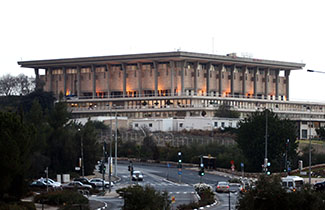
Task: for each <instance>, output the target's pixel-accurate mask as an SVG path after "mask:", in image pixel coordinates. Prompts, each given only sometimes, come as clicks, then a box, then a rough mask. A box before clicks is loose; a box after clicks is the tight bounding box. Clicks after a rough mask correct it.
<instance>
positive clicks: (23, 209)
mask: <svg viewBox="0 0 325 210" xmlns="http://www.w3.org/2000/svg"><path fill="white" fill-rule="evenodd" d="M0 210H36V207H35V205H34V203H32V202H22V201H19V202H15V203H1V202H0Z"/></svg>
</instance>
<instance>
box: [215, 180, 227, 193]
mask: <svg viewBox="0 0 325 210" xmlns="http://www.w3.org/2000/svg"><path fill="white" fill-rule="evenodd" d="M216 192H218V193H221V192H229V182H218V184H217V186H216Z"/></svg>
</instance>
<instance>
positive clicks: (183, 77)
mask: <svg viewBox="0 0 325 210" xmlns="http://www.w3.org/2000/svg"><path fill="white" fill-rule="evenodd" d="M180 63H181V95H185V84H184V79H185V68H186V64H187V62H186V60H185V61H182V62H180Z"/></svg>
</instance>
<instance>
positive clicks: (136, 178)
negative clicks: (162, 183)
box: [132, 171, 143, 181]
mask: <svg viewBox="0 0 325 210" xmlns="http://www.w3.org/2000/svg"><path fill="white" fill-rule="evenodd" d="M132 181H143V175H142V173H141V171H133V174H132Z"/></svg>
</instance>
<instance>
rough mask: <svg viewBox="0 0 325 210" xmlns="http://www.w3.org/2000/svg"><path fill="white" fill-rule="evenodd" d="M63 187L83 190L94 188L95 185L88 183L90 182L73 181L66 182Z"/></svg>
mask: <svg viewBox="0 0 325 210" xmlns="http://www.w3.org/2000/svg"><path fill="white" fill-rule="evenodd" d="M63 188H64V189H75V188H77V189H82V190H90V189H92V188H93V187H92V186H91V185H88V184H82V183H81V182H79V181H72V182H70V183H68V184H65V185H63Z"/></svg>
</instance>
